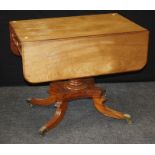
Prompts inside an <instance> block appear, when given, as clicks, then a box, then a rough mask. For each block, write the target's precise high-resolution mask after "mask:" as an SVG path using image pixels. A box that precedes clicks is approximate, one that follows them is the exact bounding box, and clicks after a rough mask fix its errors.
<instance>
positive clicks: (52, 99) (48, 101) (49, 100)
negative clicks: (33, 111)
mask: <svg viewBox="0 0 155 155" xmlns="http://www.w3.org/2000/svg"><path fill="white" fill-rule="evenodd" d="M27 102H28V103H30V105H40V106H48V105H51V104H54V103H55V102H56V98H55V97H54V96H49V97H48V98H45V99H38V98H31V99H28V100H27Z"/></svg>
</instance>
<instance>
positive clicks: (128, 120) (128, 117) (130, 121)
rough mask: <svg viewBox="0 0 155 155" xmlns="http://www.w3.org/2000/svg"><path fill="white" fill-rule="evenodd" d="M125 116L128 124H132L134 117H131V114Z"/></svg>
mask: <svg viewBox="0 0 155 155" xmlns="http://www.w3.org/2000/svg"><path fill="white" fill-rule="evenodd" d="M124 116H125V118H126V120H127V122H128V124H132V117H131V115H129V114H124Z"/></svg>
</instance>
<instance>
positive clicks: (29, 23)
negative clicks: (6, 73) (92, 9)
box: [10, 13, 149, 134]
mask: <svg viewBox="0 0 155 155" xmlns="http://www.w3.org/2000/svg"><path fill="white" fill-rule="evenodd" d="M148 38H149V31H148V30H147V29H145V28H143V27H141V26H139V25H137V24H135V23H134V22H132V21H130V20H129V19H127V18H125V17H123V16H121V15H119V14H117V13H112V14H99V15H85V16H73V17H63V18H46V19H31V20H19V21H11V22H10V44H11V50H12V52H13V53H14V54H16V55H19V56H21V58H22V64H23V74H24V77H25V79H26V80H27V81H28V82H30V83H42V82H51V84H50V87H49V91H48V92H49V97H48V98H45V99H37V98H31V99H28V102H29V103H31V105H40V106H49V105H52V104H53V105H55V107H56V112H55V114H54V116H53V117H52V118H51V119H50V120H49V121H48V122H47V123H46V124H45V125H43V126H42V127H41V128H40V130H39V132H40V134H44V133H46V132H47V131H48V130H50V129H51V128H53V127H55V126H56V125H57V124H58V123H59V122H60V121H61V120H62V119H63V117H64V114H65V112H66V110H67V106H68V102H69V101H71V100H75V99H80V98H91V99H92V100H93V104H94V106H95V107H96V109H97V110H98V111H99V112H100V113H102V114H103V115H105V116H108V117H112V118H116V119H125V120H127V121H128V122H130V121H131V116H130V115H129V114H125V113H122V112H119V111H116V110H113V109H112V108H110V107H108V106H106V105H105V102H106V101H107V99H106V97H105V90H101V89H100V88H99V87H97V86H95V84H94V80H93V77H94V76H98V75H108V74H116V73H124V72H131V71H138V70H141V69H142V68H143V67H144V66H145V65H146V62H147V53H148V52H147V51H148Z"/></svg>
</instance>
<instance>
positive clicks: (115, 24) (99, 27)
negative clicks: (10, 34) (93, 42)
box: [10, 13, 145, 42]
mask: <svg viewBox="0 0 155 155" xmlns="http://www.w3.org/2000/svg"><path fill="white" fill-rule="evenodd" d="M10 25H11V27H12V28H13V29H14V31H15V33H16V35H17V37H18V39H19V40H20V41H21V42H30V41H40V40H52V39H64V38H74V37H86V36H96V35H107V34H116V33H125V32H137V31H143V30H145V29H144V28H143V27H141V26H139V25H137V24H135V23H134V22H132V21H130V20H128V19H127V18H125V17H123V16H121V15H119V14H117V13H113V14H99V15H85V16H72V17H63V18H46V19H32V20H20V21H11V22H10Z"/></svg>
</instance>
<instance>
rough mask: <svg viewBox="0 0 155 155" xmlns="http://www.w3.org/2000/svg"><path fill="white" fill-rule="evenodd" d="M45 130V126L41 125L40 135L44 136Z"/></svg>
mask: <svg viewBox="0 0 155 155" xmlns="http://www.w3.org/2000/svg"><path fill="white" fill-rule="evenodd" d="M46 132H47V128H46V126H42V127H41V128H40V129H39V134H40V135H41V136H44V135H45V133H46Z"/></svg>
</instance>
